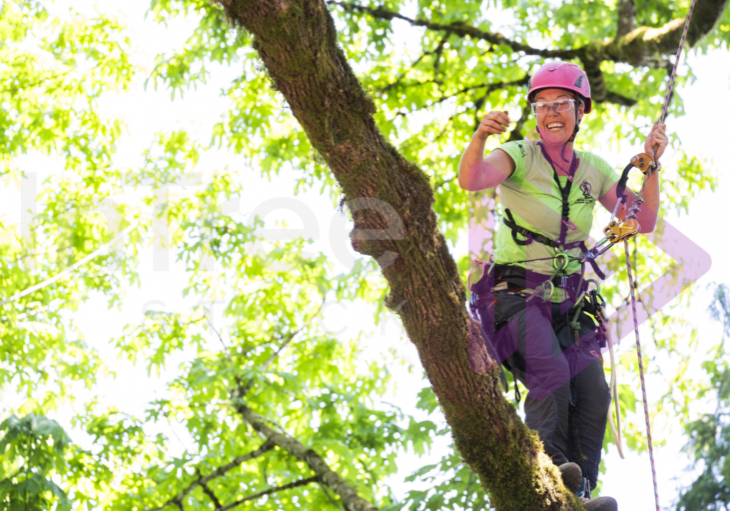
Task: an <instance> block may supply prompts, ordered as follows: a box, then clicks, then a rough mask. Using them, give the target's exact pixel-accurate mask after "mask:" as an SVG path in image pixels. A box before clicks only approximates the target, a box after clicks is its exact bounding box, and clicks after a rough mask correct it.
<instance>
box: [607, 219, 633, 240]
mask: <svg viewBox="0 0 730 511" xmlns="http://www.w3.org/2000/svg"><path fill="white" fill-rule="evenodd" d="M637 232H639V222H638V221H637V220H636V219H635V218H631V219H629V220H626V221H624V222H617V221H615V220H614V221H612V222H611V223H610V224H608V227H606V228H605V229H603V233H604V234H605V235H606V238H608V240H609V241H610V242H611V243H613V244H615V243H618V242H619V241H623V240H626V239H629V238H631V237H633V236H634V235H635V234H636V233H637Z"/></svg>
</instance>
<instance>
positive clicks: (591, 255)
mask: <svg viewBox="0 0 730 511" xmlns="http://www.w3.org/2000/svg"><path fill="white" fill-rule="evenodd" d="M604 245H605V247H604ZM612 246H613V242H612V241H611V240H610V239H608V238H603V239H602V240H601V241H599V242H598V243H596V244H595V246H594V247H593V248H590V249H588V250H587V251H586V253H585V255H584V256H583V258H582V259H581V260H580V262H582V263H583V262H585V261H587V260H588V259H595V258H597V257H598V256H600V255H603V254H604V253H606V252H607V251H608V250H609V249H610V248H611V247H612Z"/></svg>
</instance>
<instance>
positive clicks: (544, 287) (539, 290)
mask: <svg viewBox="0 0 730 511" xmlns="http://www.w3.org/2000/svg"><path fill="white" fill-rule="evenodd" d="M548 288H550V292H549V293H548ZM554 292H555V286H554V285H553V283H552V281H550V280H546V281H545V282H543V283H542V284H540V285H539V286H538V287H536V288H535V291H533V293H532V296H530V297H529V298H528V299H527V300H528V301H529V300H532V299H534V298H540V299H541V300H542V301H543V302H547V301H549V300H550V299H551V298H552V297H553V293H554Z"/></svg>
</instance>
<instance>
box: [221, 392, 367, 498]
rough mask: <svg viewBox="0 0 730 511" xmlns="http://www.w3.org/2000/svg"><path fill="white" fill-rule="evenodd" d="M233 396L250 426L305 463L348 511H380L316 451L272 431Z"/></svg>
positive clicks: (236, 396)
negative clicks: (340, 500)
mask: <svg viewBox="0 0 730 511" xmlns="http://www.w3.org/2000/svg"><path fill="white" fill-rule="evenodd" d="M237 390H238V392H234V393H233V396H232V397H233V404H234V407H235V408H236V410H237V411H238V413H239V414H241V416H242V417H243V419H244V420H245V421H246V422H248V423H249V424H250V425H251V427H253V429H254V430H256V431H257V432H258V433H260V434H261V435H263V436H265V437H266V438H267V440H268V441H271V442H273V443H275V444H276V445H278V446H279V447H280V448H282V449H284V450H285V451H287V452H288V453H289V454H291V455H292V456H294V457H295V458H296V459H298V460H300V461H303V462H305V463H306V464H307V465H308V466H309V468H310V469H312V471H313V472H314V473H315V474H316V477H314V478H312V480H319V481H321V482H322V483H324V484H326V485H327V486H329V487H330V488H332V491H334V492H335V493H336V494H337V495H338V496H339V497H340V498H341V499H342V502H343V503H344V505H345V509H348V510H351V511H376V510H377V508H376V507H375V506H374V505H373V504H371V503H370V502H368V501H366V500H364V499H363V498H361V497H360V496H359V495H358V494H357V491H356V490H355V489H354V488H353V487H352V486H350V484H349V483H348V482H347V481H345V480H344V479H343V478H342V477H340V475H339V474H337V473H336V472H334V471H333V470H332V469H331V468H329V466H328V465H327V463H325V461H324V460H323V459H322V458H321V457H320V456H319V454H317V453H316V452H314V451H313V450H312V449H307V448H306V447H305V446H304V445H302V444H301V443H300V442H299V441H298V440H296V439H295V438H292V437H290V436H287V435H285V434H283V433H279V432H277V431H274V430H273V429H271V428H270V427H269V426H268V425H267V424H266V421H265V420H264V419H262V418H261V417H259V416H258V415H256V414H255V413H254V412H253V411H252V410H251V409H250V408H248V407H247V406H246V405H244V404H243V403H242V401H241V399H240V396H238V395H237V394H238V393H240V391H241V390H242V389H237Z"/></svg>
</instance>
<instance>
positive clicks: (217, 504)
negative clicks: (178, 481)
mask: <svg viewBox="0 0 730 511" xmlns="http://www.w3.org/2000/svg"><path fill="white" fill-rule="evenodd" d="M195 471H196V472H197V474H198V477H199V479H198V480H199V481H200V479H202V478H203V474H201V473H200V468H196V469H195ZM200 486H201V487H202V488H203V493H205V494H206V495H207V496H208V498H209V499H210V500H211V501H212V502H213V505H214V506H215V507H216V509H218V508H220V507H222V506H223V504H221V501H220V500H218V497H216V496H215V493H213V490H211V489H210V488H208V485H207V484H206V483H204V482H200Z"/></svg>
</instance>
